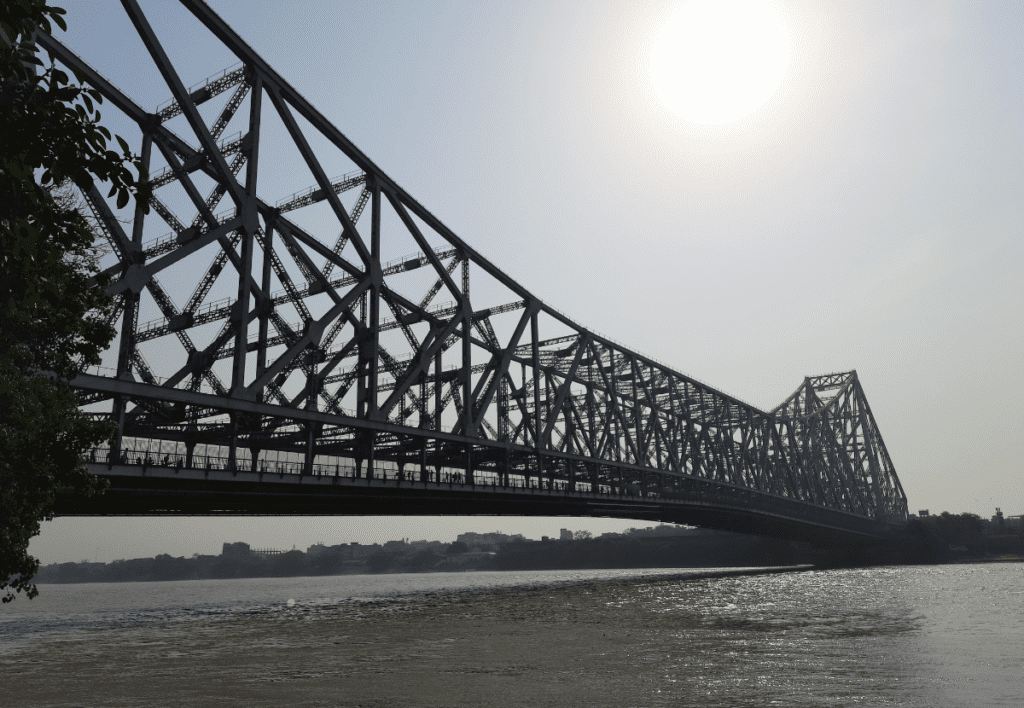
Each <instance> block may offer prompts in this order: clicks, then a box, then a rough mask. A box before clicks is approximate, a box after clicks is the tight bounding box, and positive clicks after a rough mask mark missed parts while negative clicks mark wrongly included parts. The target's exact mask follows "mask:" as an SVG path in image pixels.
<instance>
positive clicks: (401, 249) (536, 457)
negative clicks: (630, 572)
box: [39, 0, 906, 530]
mask: <svg viewBox="0 0 1024 708" xmlns="http://www.w3.org/2000/svg"><path fill="white" fill-rule="evenodd" d="M122 4H123V5H124V9H125V11H126V12H127V14H128V16H129V17H130V19H131V21H132V23H133V24H134V26H135V29H136V31H137V32H138V34H139V37H140V38H141V40H142V42H143V44H144V45H145V47H146V50H147V52H148V57H149V61H150V62H151V63H152V65H153V67H154V68H155V70H156V72H155V73H156V74H158V75H159V77H160V81H162V82H163V83H164V84H165V85H166V87H167V90H168V92H169V93H170V98H169V100H167V101H165V103H164V104H162V105H161V106H160V107H159V108H158V109H157V110H156V111H148V110H146V109H145V108H143V107H142V106H140V105H138V104H137V103H136V102H135V101H133V100H132V99H131V98H130V97H129V96H128V95H127V94H126V93H124V92H122V91H121V90H119V89H118V88H117V87H115V86H114V85H113V84H112V83H111V82H109V81H108V80H106V79H105V78H104V77H103V76H102V75H101V74H100V73H99V72H97V71H96V70H94V69H93V68H92V67H90V66H89V64H87V63H86V62H85V61H83V60H82V59H81V58H79V57H78V56H76V55H75V54H74V53H73V52H71V51H70V50H68V49H67V48H65V47H64V46H62V45H61V44H60V43H59V42H57V41H56V40H54V39H53V38H50V37H45V36H44V37H41V38H40V40H39V42H40V45H41V47H42V49H43V50H44V51H45V52H47V53H48V54H49V55H50V56H51V57H52V58H53V60H54V61H57V62H58V63H61V64H64V65H67V66H69V67H72V68H75V69H77V70H78V72H79V73H80V75H81V76H82V77H83V78H84V80H85V81H87V82H88V83H89V84H91V85H92V86H94V87H95V88H97V89H98V90H99V91H100V92H101V93H102V94H103V95H104V97H105V99H106V101H107V102H108V103H109V104H110V105H112V106H113V107H115V108H116V109H117V110H118V111H120V112H121V113H122V114H123V116H124V118H125V119H126V120H127V121H130V122H131V123H132V124H133V125H134V126H135V128H136V130H137V134H138V141H137V150H138V154H140V155H141V156H142V159H143V161H144V163H145V164H147V165H148V174H149V175H151V177H150V182H151V184H152V186H153V188H154V193H153V197H152V199H151V202H150V205H149V206H150V210H149V213H148V214H147V213H145V210H143V209H141V208H135V209H130V210H122V211H119V210H117V209H116V208H115V207H114V206H112V205H111V204H110V203H108V201H107V200H106V199H105V198H104V197H103V195H102V193H100V192H99V191H97V190H92V191H90V192H89V193H88V194H85V195H83V196H84V200H85V203H86V205H87V208H88V209H89V211H90V212H91V214H92V216H93V217H94V222H95V223H96V225H97V233H98V234H99V236H100V237H101V239H102V240H103V241H104V244H105V247H106V248H105V255H104V256H103V267H104V274H105V275H106V276H109V278H110V279H111V284H110V285H109V286H108V292H109V293H110V294H111V295H112V296H114V298H115V300H116V307H115V308H114V310H113V311H112V313H111V315H110V316H111V317H112V320H111V321H112V322H114V323H115V325H116V327H117V330H118V337H117V339H116V340H115V343H114V345H113V346H112V347H111V350H110V352H109V357H108V359H107V360H106V362H105V366H106V368H104V369H102V370H97V371H91V372H88V373H86V374H83V375H82V376H80V377H79V378H78V379H76V380H75V382H74V385H75V386H76V387H77V388H78V389H79V390H80V391H81V393H82V397H83V398H82V400H83V405H84V406H85V407H86V409H87V410H88V411H90V412H91V413H93V414H95V415H97V416H106V417H109V418H111V419H112V420H113V421H114V422H115V423H116V425H117V429H118V435H117V437H116V438H115V440H114V441H113V443H112V446H111V448H110V449H109V450H101V451H99V454H100V455H101V457H102V458H103V459H104V460H105V461H106V463H107V465H108V467H109V468H111V469H112V468H113V466H114V465H120V464H123V463H126V462H128V461H129V460H131V459H133V457H134V459H136V460H138V459H141V454H140V451H141V450H143V449H144V450H145V455H146V459H147V460H148V459H150V457H151V456H153V455H154V454H155V456H156V458H157V459H161V458H162V459H164V460H172V459H173V460H174V461H175V464H176V466H175V470H176V471H177V470H178V469H179V468H183V469H194V468H196V467H197V465H198V462H197V460H199V459H200V458H201V459H202V460H203V461H205V464H206V466H207V468H208V469H210V468H212V469H224V470H231V471H233V472H235V473H239V472H247V473H250V474H261V473H262V471H263V470H265V469H267V466H268V464H269V465H271V466H272V467H273V468H274V469H278V470H282V469H287V470H288V471H289V472H295V473H296V474H299V475H301V476H306V477H316V476H321V475H323V474H326V473H328V472H329V471H330V470H332V469H333V471H334V474H335V475H338V474H339V473H340V472H339V471H340V470H346V474H348V475H349V478H351V479H360V480H365V481H367V482H370V481H372V480H376V479H385V478H388V475H389V474H390V475H391V476H392V478H394V477H397V478H398V479H401V480H403V481H416V482H419V483H421V484H423V485H425V486H424V489H426V488H427V486H426V485H431V484H434V485H436V484H440V483H442V481H444V480H448V481H449V482H451V480H453V479H455V480H458V482H459V483H460V484H464V485H468V486H469V487H471V488H472V487H473V485H477V484H479V483H481V481H483V480H486V481H487V482H489V483H490V484H491V486H492V487H494V488H497V489H504V490H516V489H521V490H533V489H536V490H545V491H546V492H549V493H552V494H557V493H559V492H560V493H562V494H565V495H572V494H577V495H578V494H584V495H591V496H595V497H598V496H602V495H603V496H611V497H617V498H630V499H634V500H643V503H645V504H661V505H665V504H674V503H679V504H684V503H687V500H691V501H692V500H693V499H695V498H697V497H701V498H711V497H713V496H714V495H719V496H720V497H721V498H722V499H726V498H730V499H733V498H735V499H740V498H742V499H744V500H745V501H744V502H743V503H744V504H747V505H748V506H750V507H751V508H755V507H756V508H758V509H769V508H774V509H780V510H781V509H785V510H787V511H786V512H785V513H787V514H791V515H794V516H797V517H798V516H800V514H801V513H803V514H805V515H807V517H808V518H810V517H812V516H813V517H814V518H824V517H822V514H826V515H827V516H828V518H829V519H831V520H830V521H829V522H828V523H829V524H831V525H832V526H834V527H837V528H842V527H844V525H845V526H846V527H849V528H857V529H862V530H863V529H864V528H868V527H866V526H864V524H866V523H867V524H869V526H870V524H872V523H874V524H887V523H894V522H900V521H902V520H904V519H905V518H906V497H905V495H904V493H903V490H902V488H901V486H900V483H899V479H898V477H897V476H896V473H895V470H894V468H893V465H892V462H891V460H890V458H889V455H888V453H887V451H886V449H885V445H884V443H883V442H882V438H881V435H880V433H879V431H878V427H877V425H876V422H875V420H874V417H873V415H872V413H871V410H870V407H869V406H868V403H867V399H866V397H865V395H864V392H863V389H862V388H861V385H860V382H859V380H858V378H857V375H856V373H855V372H846V373H841V374H832V375H828V376H819V377H813V378H808V379H806V380H805V382H804V383H803V384H802V385H801V387H800V388H799V389H798V390H797V391H796V392H795V393H794V394H793V396H791V397H790V398H788V399H787V400H786V401H785V402H784V403H783V404H781V405H780V406H778V407H777V408H776V409H774V410H772V411H762V410H759V409H756V408H754V407H753V406H750V405H749V404H746V403H744V402H742V401H739V400H737V399H735V398H732V397H730V396H728V395H726V394H724V393H721V392H719V391H717V390H715V389H713V388H711V387H709V386H707V385H706V384H703V383H701V382H698V381H696V380H694V379H692V378H689V377H687V376H685V375H683V374H681V373H679V372H676V371H674V370H672V369H671V368H669V367H667V366H665V365H664V364H661V363H658V362H655V361H653V360H651V359H649V358H648V357H645V356H643V355H641V354H639V353H637V352H635V351H633V350H631V349H629V348H627V347H624V346H622V345H620V344H617V343H615V342H612V341H611V340H608V339H607V338H605V337H602V336H600V335H598V334H596V333H594V332H591V331H589V330H588V329H586V328H585V327H582V326H581V325H579V324H577V323H576V322H574V321H573V320H571V319H569V318H568V317H567V316H566V315H564V314H562V313H560V312H558V311H556V310H554V309H552V308H550V307H549V306H547V305H546V304H545V303H543V302H542V301H541V300H540V299H539V298H537V297H536V296H535V295H533V294H532V293H530V292H529V291H527V290H526V289H524V288H523V287H522V286H520V285H519V284H518V283H516V282H515V281H514V280H512V279H511V278H510V277H508V276H507V275H506V274H505V273H503V272H502V271H501V270H500V269H499V268H498V267H497V266H496V265H494V264H492V263H491V262H490V261H489V260H487V259H486V258H484V257H483V256H482V255H481V254H479V253H477V252H476V251H475V250H474V249H473V248H472V247H471V246H470V245H469V244H468V243H467V242H465V241H463V240H462V239H460V238H459V237H458V236H456V235H455V234H454V233H452V232H451V231H450V230H449V229H448V228H447V227H445V226H444V224H443V223H441V222H440V221H439V220H438V219H437V218H435V217H434V216H433V215H432V214H431V213H430V212H429V211H428V210H427V209H425V208H424V207H423V206H422V205H420V204H419V203H418V202H417V201H416V200H414V199H413V198H412V197H411V196H410V195H409V194H407V193H406V192H405V191H404V190H403V189H402V188H401V187H400V186H399V185H398V184H397V183H395V182H394V181H393V180H392V179H391V178H390V177H389V176H388V175H387V174H385V173H384V172H383V171H382V170H381V169H380V168H379V167H377V166H376V165H375V164H374V163H373V162H372V161H371V160H370V159H369V158H368V157H367V156H366V155H364V154H363V153H362V152H361V151H359V150H358V149H357V148H356V147H355V146H354V145H352V143H351V142H350V141H349V140H348V139H347V138H346V137H345V136H344V135H343V134H342V133H341V132H340V131H339V130H338V129H337V128H335V127H334V126H333V125H332V124H331V123H330V122H329V121H328V120H327V119H326V118H325V117H323V116H322V115H321V114H320V113H319V112H317V111H316V109H315V108H313V107H312V106H311V105H310V104H309V103H308V102H307V101H306V100H305V99H303V98H302V96H300V95H299V94H298V93H297V92H296V91H295V90H294V89H293V88H292V87H291V86H290V85H289V84H288V83H287V82H286V81H284V79H283V78H281V77H280V76H279V75H278V74H277V73H276V72H274V71H273V69H271V68H270V67H269V66H268V65H266V63H265V62H264V61H263V60H262V59H261V58H260V57H259V56H258V55H257V54H256V53H255V52H253V51H252V50H251V49H250V48H249V47H248V46H247V45H246V44H245V43H244V42H243V41H242V40H241V39H240V38H239V37H238V36H237V35H236V34H235V33H234V32H233V31H232V30H231V28H229V27H228V26H227V25H226V24H225V23H224V22H223V21H222V20H221V19H220V18H219V17H217V16H216V15H215V14H214V13H213V12H212V11H211V10H210V9H209V8H208V7H207V6H206V5H205V4H203V3H202V2H200V1H199V0H182V5H183V6H184V7H186V8H187V9H188V10H189V11H190V12H191V13H192V14H193V15H194V16H195V18H197V19H198V21H199V22H200V23H202V25H204V26H205V27H206V29H207V30H208V31H209V32H210V33H211V34H212V35H213V37H215V38H216V40H217V41H219V42H220V43H221V44H222V45H223V46H224V47H225V48H226V49H227V50H229V51H230V52H231V53H233V54H234V56H235V57H236V58H237V60H238V62H239V64H238V65H237V66H234V67H232V68H230V69H228V70H224V71H222V72H219V73H217V74H215V75H214V76H213V77H211V78H210V79H207V80H204V81H200V82H199V83H198V84H193V85H192V87H191V88H189V89H186V88H185V83H184V81H183V78H182V77H181V76H180V75H179V73H178V69H177V68H176V66H175V64H174V62H172V61H171V59H170V58H169V57H168V55H167V53H166V52H165V49H164V46H163V45H162V44H161V42H160V40H159V38H158V36H157V34H156V32H155V31H154V29H153V28H152V27H151V26H150V25H149V22H148V20H147V18H146V17H145V15H144V14H143V13H142V11H141V9H140V8H139V6H138V4H137V2H136V1H135V0H122ZM269 125H273V126H275V127H276V128H277V130H276V132H273V131H270V130H269V129H268V126H269ZM231 131H234V132H231ZM225 134H228V135H229V136H230V137H227V138H224V137H222V136H223V135H225ZM282 141H283V147H282V144H281V143H282ZM283 148H287V150H288V151H289V154H290V155H291V156H292V160H293V162H292V163H291V165H290V167H289V168H288V169H282V168H281V167H279V166H276V165H274V164H272V160H273V159H274V157H275V156H276V155H278V154H279V153H281V152H282V149H283ZM329 174H333V175H339V176H337V177H329V176H328V175H329ZM282 175H286V176H292V175H294V180H299V181H292V182H291V183H290V185H289V187H288V188H287V189H285V190H281V192H283V193H285V194H286V195H287V196H284V197H281V196H280V192H279V193H278V194H276V195H267V194H265V191H266V190H265V189H264V187H263V182H264V181H275V180H276V181H280V180H281V178H282ZM302 175H308V176H307V177H303V176H302ZM471 283H472V286H473V289H472V293H471V290H470V285H471ZM154 451H155V452H154ZM211 460H215V462H211ZM325 471H327V472H325ZM509 494H511V495H513V496H514V494H515V492H514V491H510V492H509ZM695 495H696V496H695ZM709 495H710V496H709ZM730 495H732V496H730ZM716 498H718V497H716ZM509 499H512V497H509ZM510 503H512V502H511V501H510ZM723 503H724V502H723ZM737 503H738V502H737ZM488 508H490V507H488ZM794 510H795V511H794ZM801 510H802V511H801ZM759 513H760V512H759ZM780 513H781V512H780Z"/></svg>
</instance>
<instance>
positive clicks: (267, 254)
mask: <svg viewBox="0 0 1024 708" xmlns="http://www.w3.org/2000/svg"><path fill="white" fill-rule="evenodd" d="M273 249H274V224H273V223H270V224H267V230H266V233H265V235H264V238H263V279H262V283H261V289H262V296H263V300H262V302H260V308H259V312H260V334H259V337H260V340H259V349H258V351H257V353H256V378H259V377H261V376H263V372H264V371H266V370H267V337H268V335H269V331H268V330H269V325H270V315H271V314H273V312H274V301H273V299H272V298H271V296H270V291H271V283H270V274H271V271H272V264H273V260H274V259H273V257H272V255H271V254H272V253H273ZM261 396H263V398H266V396H265V395H264V394H261Z"/></svg>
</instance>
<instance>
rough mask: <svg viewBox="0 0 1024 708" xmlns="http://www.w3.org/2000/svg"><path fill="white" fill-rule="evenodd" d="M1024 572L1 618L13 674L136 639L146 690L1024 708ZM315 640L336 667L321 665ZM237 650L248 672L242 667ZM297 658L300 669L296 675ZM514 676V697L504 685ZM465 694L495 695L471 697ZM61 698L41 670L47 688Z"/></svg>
mask: <svg viewBox="0 0 1024 708" xmlns="http://www.w3.org/2000/svg"><path fill="white" fill-rule="evenodd" d="M641 575H642V576H643V577H640V576H641ZM1021 580H1024V565H1021V564H994V565H960V566H922V567H899V568H896V567H882V568H869V569H847V570H803V571H797V572H786V573H760V574H759V573H749V574H744V575H725V576H718V577H708V576H707V574H706V573H704V574H702V571H671V570H669V571H658V572H649V573H643V572H638V571H587V572H541V573H468V574H462V575H447V576H443V575H435V576H422V575H421V576H407V577H399V576H360V577H353V576H349V577H343V578H291V579H274V580H266V581H197V582H194V583H191V584H189V583H164V584H160V585H162V586H165V587H161V588H156V587H153V586H155V585H157V584H145V585H149V586H150V587H149V589H148V590H147V588H145V587H142V586H143V585H144V584H121V585H118V586H109V585H108V586H99V585H97V586H64V587H63V588H61V592H63V593H65V594H64V595H61V593H57V592H55V593H52V594H50V596H49V600H48V602H49V603H50V604H49V605H48V606H47V605H45V604H41V605H38V606H36V609H35V610H32V611H26V610H22V612H21V614H20V615H15V614H13V613H6V612H5V613H4V614H2V615H0V619H2V620H3V624H0V631H2V635H0V649H3V648H4V647H6V649H7V651H6V652H5V653H4V654H3V656H2V657H0V659H3V662H2V663H0V671H6V670H7V669H8V668H10V667H13V666H19V667H22V668H24V667H25V666H27V665H30V664H31V661H32V659H31V657H32V656H33V655H32V654H31V652H30V651H29V650H28V649H25V642H24V641H17V636H16V635H17V632H15V633H12V632H10V631H8V630H12V629H16V630H18V631H20V633H21V638H22V640H26V639H31V640H32V642H31V643H32V644H38V643H39V640H41V639H45V642H44V644H45V646H46V647H47V649H46V652H47V656H48V660H53V661H56V662H58V663H59V662H64V661H70V658H71V657H75V659H76V661H77V660H81V657H83V656H85V657H93V659H91V660H94V661H97V662H101V663H103V662H109V661H112V660H113V659H111V658H110V657H114V656H120V655H119V654H118V653H117V652H119V651H123V647H125V646H132V647H134V649H133V651H134V652H137V653H138V656H139V657H142V656H144V655H145V656H151V660H152V662H153V663H152V664H146V663H145V661H143V659H142V658H139V659H138V662H139V663H138V666H137V667H136V674H137V675H138V680H139V681H142V682H143V683H145V682H146V681H147V680H148V679H147V678H146V677H147V676H148V674H147V672H148V671H150V670H153V669H151V668H147V667H151V666H160V667H162V666H164V665H165V664H166V662H168V661H171V660H174V661H186V660H193V661H199V660H201V662H203V663H200V664H197V665H195V667H194V668H193V670H194V671H196V672H198V674H197V677H196V683H197V684H202V682H203V680H204V679H203V672H204V671H214V669H213V668H208V666H209V667H216V666H219V664H217V661H221V662H222V664H223V666H222V667H221V668H220V669H218V670H219V671H220V672H221V673H219V674H216V675H214V674H209V675H208V676H207V679H206V680H208V681H210V682H213V681H217V682H219V684H224V685H225V686H228V684H230V682H232V681H235V682H236V683H237V682H239V681H242V683H237V685H236V686H235V688H234V689H231V690H242V689H244V688H245V687H246V686H248V685H250V684H247V683H245V682H244V681H243V678H244V677H241V678H240V676H241V674H243V673H244V672H245V671H250V670H251V671H263V672H264V673H267V675H275V676H277V675H280V676H283V677H284V678H282V680H284V679H285V678H287V680H288V681H299V680H301V681H305V682H307V683H308V682H313V683H308V685H314V684H315V682H323V683H322V686H323V690H328V689H330V690H336V689H337V688H338V687H339V686H344V688H345V689H346V690H350V691H355V692H356V693H358V691H359V690H365V691H366V692H367V693H366V694H365V696H367V697H371V698H373V699H374V700H377V699H378V698H379V699H380V700H383V701H384V703H381V705H383V704H385V703H388V704H390V703H389V701H388V700H384V699H385V698H386V697H387V696H384V697H381V696H380V695H378V694H380V692H381V691H384V692H387V691H393V692H396V693H395V695H391V694H387V695H388V696H391V699H393V700H391V699H389V700H390V702H391V703H394V704H399V705H463V704H465V705H470V704H472V705H508V704H517V703H516V702H517V701H518V704H521V705H552V706H556V705H564V704H565V702H564V700H563V699H564V698H565V691H569V692H571V694H572V695H573V696H574V697H575V698H574V700H576V701H577V702H579V701H583V702H582V703H580V705H583V704H587V705H597V706H623V705H643V706H662V705H664V706H670V705H671V706H678V705H691V704H696V703H699V704H700V705H702V706H737V705H738V706H744V705H785V706H824V705H828V706H834V705H866V706H893V705H895V706H921V707H922V708H923V707H924V706H929V707H930V706H950V707H952V706H966V705H982V706H1019V705H1021V701H1020V690H1021V679H1020V676H1021V675H1022V672H1024V642H1022V641H1021V637H1022V636H1024V613H1022V609H1024V605H1022V600H1024V594H1022V592H1024V591H1022V588H1024V584H1022V583H1021ZM172 585H177V586H179V587H177V588H174V587H170V586H172ZM75 588H77V591H76V590H75ZM53 589H54V586H50V587H47V588H45V589H44V590H45V591H50V590H53ZM147 592H149V595H148V596H147V595H146V593H147ZM76 593H77V596H78V600H77V606H76V601H75V595H76ZM183 593H187V594H183ZM101 597H102V598H103V599H100V598H101ZM87 598H93V599H92V600H88V599H87ZM182 598H185V599H184V600H183V599H182ZM189 598H191V599H189ZM288 598H294V600H295V603H294V605H293V606H289V603H288V602H287V599H288ZM90 602H91V603H93V604H92V605H90V604H89V603H90ZM175 603H178V604H175ZM198 620H207V621H198ZM76 632H77V634H76ZM76 636H77V637H78V639H79V641H71V642H70V643H69V640H72V639H75V638H76ZM85 638H88V640H89V641H87V642H86V641H81V640H82V639H85ZM187 646H191V647H193V649H192V650H190V651H191V654H190V655H188V656H186V654H188V652H185V651H183V648H184V647H187ZM310 647H320V648H318V649H316V652H317V654H316V656H317V658H316V662H317V663H319V662H320V661H321V660H322V659H323V658H324V657H330V660H331V661H333V662H334V663H333V664H332V665H333V666H334V668H333V669H331V671H326V669H324V670H320V669H317V671H312V672H311V670H310V671H307V670H306V669H305V668H302V667H303V666H304V665H305V663H308V661H309V660H310V658H309V657H310V655H309V654H308V652H309V651H312V649H310ZM322 647H330V649H329V651H327V653H326V654H325V653H324V651H325V650H324V649H323V648H322ZM303 652H307V653H306V654H304V653H303ZM237 655H244V661H245V663H244V664H235V663H231V662H237V661H240V659H238V658H237ZM283 656H287V657H294V661H295V662H297V663H298V664H299V667H298V668H295V667H293V668H292V669H288V670H285V669H282V668H281V667H280V666H279V665H278V664H279V663H280V661H281V657H283ZM197 657H198V658H197ZM218 657H219V659H218ZM18 662H21V663H18ZM25 662H29V663H28V664H26V663H25ZM224 662H226V663H224ZM242 666H245V667H246V668H245V669H243V668H241V667H242ZM261 667H262V668H261ZM300 668H301V670H300ZM20 670H21V669H19V671H20ZM81 670H85V669H81ZM289 671H290V672H291V673H289ZM439 671H440V672H442V673H440V674H438V672H439ZM282 672H283V673H282ZM332 672H333V673H332ZM380 672H384V673H385V674H387V675H389V676H391V678H390V679H389V681H390V683H385V684H381V683H380V682H379V680H378V678H376V677H377V676H378V675H379V673H380ZM436 676H442V677H444V678H443V681H442V682H441V683H438V684H436V686H435V684H433V683H431V681H433V680H434V679H433V678H427V677H436ZM481 677H483V678H481ZM488 677H490V678H488ZM19 678H20V677H19ZM511 678H514V679H515V686H516V691H515V693H514V697H515V699H514V700H513V694H508V693H507V692H505V691H504V689H501V686H503V685H505V684H502V683H500V681H504V680H506V679H511ZM364 679H365V681H366V682H367V683H365V685H364V684H362V683H360V681H363V680H364ZM483 679H486V682H485V683H483V684H477V683H475V682H476V681H480V680H483ZM23 680H24V681H25V682H26V683H25V684H24V686H26V687H28V688H31V687H32V686H34V685H36V684H32V683H31V676H30V675H26V677H25V678H24V679H23ZM245 680H246V681H250V682H251V680H252V679H245ZM275 680H276V679H275ZM336 681H342V683H341V684H337V683H332V682H336ZM493 681H499V682H498V683H493V686H494V687H493V688H480V686H484V687H487V686H492V683H488V682H493ZM304 685H307V684H304ZM316 685H318V686H319V685H321V684H316ZM239 686H240V687H241V688H239ZM360 686H364V688H363V689H360ZM403 686H404V687H406V688H403ZM432 686H433V688H432ZM454 686H457V687H461V688H460V689H459V690H463V689H464V690H467V691H470V690H475V691H477V692H476V693H473V694H472V695H471V696H470V694H467V698H466V701H467V702H458V701H455V700H454V699H452V696H453V695H457V694H456V693H453V691H454V689H453V688H452V687H454ZM28 688H26V689H25V690H28ZM44 689H45V684H44V682H42V680H41V679H40V682H39V684H38V685H37V688H36V689H34V690H38V691H44ZM224 690H225V691H226V690H228V688H225V689H224ZM308 690H312V689H308ZM402 690H407V691H408V692H411V693H408V692H407V693H404V694H403V693H401V691H402ZM431 691H435V693H431ZM488 691H490V693H489V692H488ZM254 695H257V694H254ZM353 695H354V697H353V698H352V700H357V698H359V696H362V695H363V694H358V695H356V694H353ZM409 695H413V696H424V698H423V700H422V701H420V700H419V699H418V698H417V699H408V696H409ZM403 696H404V697H405V698H403ZM257 697H258V695H257ZM470 698H472V700H470ZM254 700H256V699H254ZM270 700H271V699H270V698H267V699H266V701H270ZM360 700H361V699H360ZM136 704H137V705H144V703H132V702H126V703H125V705H136ZM255 704H260V705H271V704H272V703H271V702H263V703H260V702H259V700H257V702H256V703H254V705H255Z"/></svg>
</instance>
